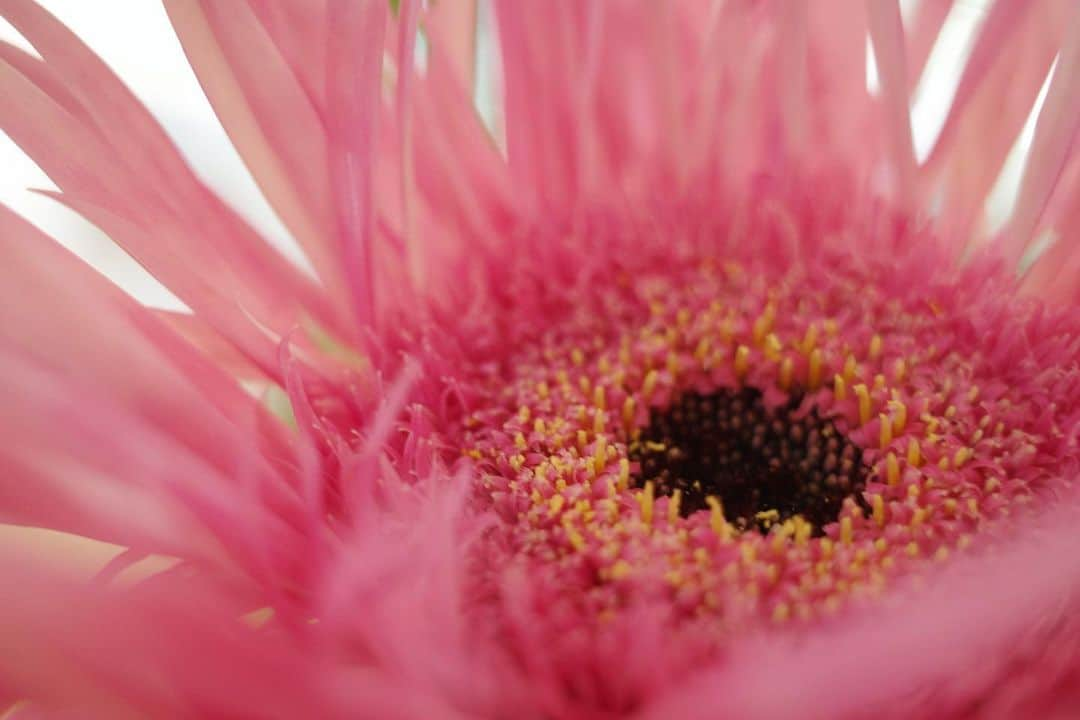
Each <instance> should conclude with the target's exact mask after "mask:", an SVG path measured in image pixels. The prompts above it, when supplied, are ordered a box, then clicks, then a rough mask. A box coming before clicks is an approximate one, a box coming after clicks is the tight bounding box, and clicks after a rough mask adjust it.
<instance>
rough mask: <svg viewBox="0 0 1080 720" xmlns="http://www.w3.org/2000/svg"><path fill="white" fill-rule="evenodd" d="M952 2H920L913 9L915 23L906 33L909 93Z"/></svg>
mask: <svg viewBox="0 0 1080 720" xmlns="http://www.w3.org/2000/svg"><path fill="white" fill-rule="evenodd" d="M953 2H954V0H921V2H919V3H918V5H917V7H916V9H915V21H914V22H913V23H912V27H911V29H910V30H909V31H908V32H907V33H906V34H907V40H908V43H907V59H908V73H907V77H908V84H909V86H910V87H909V91H913V90H914V89H915V85H916V84H917V83H918V82H919V77H920V76H921V75H922V72H923V68H924V67H925V66H926V60H927V58H929V57H930V51H931V50H933V49H934V43H935V42H937V39H938V33H939V32H940V31H941V27H942V26H943V25H944V24H945V18H947V17H948V16H949V11H950V10H952V7H953Z"/></svg>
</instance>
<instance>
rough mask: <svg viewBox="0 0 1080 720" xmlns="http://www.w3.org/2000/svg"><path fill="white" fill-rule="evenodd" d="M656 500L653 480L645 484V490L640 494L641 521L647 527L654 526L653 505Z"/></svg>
mask: <svg viewBox="0 0 1080 720" xmlns="http://www.w3.org/2000/svg"><path fill="white" fill-rule="evenodd" d="M655 499H656V495H655V488H654V487H653V483H652V480H649V481H647V482H646V483H645V488H644V489H643V490H642V491H641V492H640V493H638V503H640V504H641V520H642V521H643V522H644V523H645V524H646V525H652V519H653V503H654V501H655Z"/></svg>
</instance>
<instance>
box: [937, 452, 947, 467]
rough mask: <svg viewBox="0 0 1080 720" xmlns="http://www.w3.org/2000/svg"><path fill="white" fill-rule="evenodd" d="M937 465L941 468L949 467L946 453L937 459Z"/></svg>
mask: <svg viewBox="0 0 1080 720" xmlns="http://www.w3.org/2000/svg"><path fill="white" fill-rule="evenodd" d="M937 465H938V467H939V468H941V469H942V470H948V469H949V457H948V456H947V455H943V456H942V457H941V459H940V460H938V462H937Z"/></svg>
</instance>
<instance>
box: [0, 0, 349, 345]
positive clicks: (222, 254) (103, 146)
mask: <svg viewBox="0 0 1080 720" xmlns="http://www.w3.org/2000/svg"><path fill="white" fill-rule="evenodd" d="M0 12H2V13H3V14H4V15H5V17H7V18H8V19H9V20H10V21H11V22H12V23H13V24H14V25H16V27H18V28H19V30H20V31H21V32H22V33H23V34H24V35H26V37H27V38H28V39H29V40H30V41H31V42H32V43H34V44H35V47H36V48H37V49H38V50H39V52H41V54H42V56H43V57H44V58H45V62H46V63H47V64H48V66H49V67H50V68H52V70H53V71H54V72H55V73H56V77H62V78H63V79H64V80H65V81H66V82H67V90H68V91H69V93H70V96H73V97H76V98H77V99H78V100H79V101H80V103H81V105H82V107H83V108H84V110H85V113H86V115H87V118H88V119H89V122H85V123H84V122H80V120H79V118H78V116H73V115H71V114H69V113H67V112H65V111H64V109H63V107H61V106H60V105H59V104H58V100H54V99H52V98H50V97H49V96H48V95H46V94H45V93H43V92H42V91H41V89H39V88H37V87H35V86H34V85H33V84H31V83H30V82H29V81H28V80H27V78H26V77H24V76H23V75H21V74H20V73H18V72H17V71H15V70H14V69H13V68H11V67H10V66H9V65H7V64H6V63H3V62H0V94H3V96H5V97H6V98H7V100H6V101H5V102H4V103H3V106H4V107H3V108H2V109H0V126H2V127H4V129H5V130H7V131H8V132H9V134H11V135H12V137H13V138H14V139H15V141H16V142H17V143H19V144H20V145H21V146H22V147H23V149H24V150H26V151H27V152H28V154H30V155H31V156H32V157H33V158H34V159H35V161H37V162H38V164H39V165H41V166H42V168H43V169H44V170H45V171H46V173H48V174H49V176H50V178H52V179H53V181H54V182H56V183H57V185H59V186H60V187H61V189H62V190H65V191H75V192H79V193H82V194H83V196H84V197H86V198H90V199H92V200H93V201H94V202H98V203H107V204H110V205H112V206H113V207H114V208H116V209H117V210H119V209H120V208H122V209H123V210H122V214H123V215H125V216H126V217H128V218H129V219H131V220H133V221H136V222H139V221H146V220H149V219H152V221H153V223H154V224H155V225H161V224H167V225H170V226H172V227H174V228H176V229H177V231H178V232H182V233H183V234H185V235H187V237H186V240H185V242H184V243H182V244H180V245H177V246H176V247H175V248H174V251H175V252H176V253H177V254H178V255H180V256H182V257H185V258H186V259H187V261H188V262H190V264H191V266H193V267H198V268H199V269H200V271H201V272H203V273H206V274H208V275H210V276H213V275H214V274H217V278H216V280H217V282H218V283H219V284H220V285H221V286H222V287H229V286H233V287H236V288H237V289H238V290H241V291H242V292H245V293H246V294H247V295H248V305H249V306H250V310H251V312H253V313H254V314H256V315H258V316H259V319H260V320H261V321H262V322H265V323H267V324H268V325H271V326H276V327H278V328H281V327H282V326H284V325H288V324H291V323H293V322H295V321H296V318H297V316H298V314H299V312H298V307H297V305H300V306H302V307H303V308H304V311H305V312H307V313H309V314H311V315H312V316H314V317H317V318H319V319H320V322H322V323H323V324H325V325H327V326H333V325H334V324H335V322H336V320H335V319H334V317H333V315H332V314H331V313H330V311H329V310H328V309H327V307H326V302H325V300H324V299H323V298H322V297H321V295H320V293H319V291H318V289H317V288H316V287H315V286H314V284H313V283H312V282H311V281H310V280H308V279H307V278H305V277H303V276H302V275H301V273H300V272H299V270H298V269H296V268H295V267H293V266H291V265H290V264H289V263H288V261H286V260H285V258H283V257H282V256H281V255H280V254H279V253H277V252H276V251H274V250H273V249H272V248H270V247H269V246H268V245H267V244H266V243H265V242H264V241H263V240H262V239H261V238H259V237H258V235H257V234H256V233H254V231H252V230H251V228H250V227H249V226H247V225H246V224H245V223H244V222H243V221H242V220H241V219H240V218H239V217H238V216H237V215H236V214H235V213H234V212H233V211H232V210H230V209H229V208H228V207H226V206H225V205H224V203H222V202H221V200H220V199H219V198H217V197H216V196H215V195H214V194H213V193H211V192H210V191H209V190H208V189H207V188H206V187H205V185H203V184H202V183H201V182H199V181H198V180H197V179H196V178H195V177H194V175H193V173H192V172H191V170H190V168H188V167H187V165H186V164H185V163H184V161H183V160H182V158H181V157H180V155H179V153H178V152H177V150H176V148H175V147H174V146H173V145H172V143H171V142H169V140H168V138H167V137H166V136H165V134H164V132H163V131H162V130H161V128H160V127H159V126H158V125H157V123H156V121H154V119H153V118H152V117H151V116H150V114H149V112H147V110H146V109H145V108H144V107H143V106H142V105H141V104H140V103H139V102H138V101H137V100H136V99H135V97H134V96H133V95H132V94H131V92H130V91H129V90H128V89H127V88H126V87H125V86H124V85H123V84H122V83H121V82H120V81H119V79H117V78H116V76H115V75H113V74H112V72H111V71H110V70H109V69H108V68H107V67H106V66H105V65H104V63H102V62H101V60H100V59H98V58H97V56H95V55H94V54H93V53H92V52H91V51H90V50H89V49H88V48H87V47H86V46H85V45H84V44H82V42H81V41H79V40H78V39H77V38H76V37H75V36H74V35H72V34H71V33H70V31H68V30H67V28H65V27H64V26H63V25H61V24H60V23H59V22H57V21H56V20H55V18H53V17H52V16H50V15H48V14H47V13H46V12H44V11H43V10H42V9H41V8H40V7H39V6H37V5H36V4H33V3H30V2H26V1H25V0H3V1H2V2H0ZM61 128H62V129H61ZM106 198H108V200H107V199H106ZM149 269H150V270H151V272H154V271H155V268H153V267H151V268H149ZM261 303H267V304H276V305H278V306H279V307H284V306H288V305H290V304H291V305H292V307H291V308H290V309H288V310H287V311H286V315H285V316H284V317H282V316H281V315H278V316H277V317H274V316H272V315H271V316H266V315H262V314H261V311H260V310H259V309H258V305H259V304H261Z"/></svg>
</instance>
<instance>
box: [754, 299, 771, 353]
mask: <svg viewBox="0 0 1080 720" xmlns="http://www.w3.org/2000/svg"><path fill="white" fill-rule="evenodd" d="M775 319H776V307H775V306H774V305H773V304H772V303H769V304H768V305H766V306H765V309H764V310H763V311H762V313H761V315H759V316H758V318H757V319H756V320H755V321H754V328H753V336H754V344H755V345H761V343H762V342H763V341H764V340H765V336H766V335H768V334H769V332H770V331H771V330H772V326H773V321H774V320H775Z"/></svg>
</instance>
